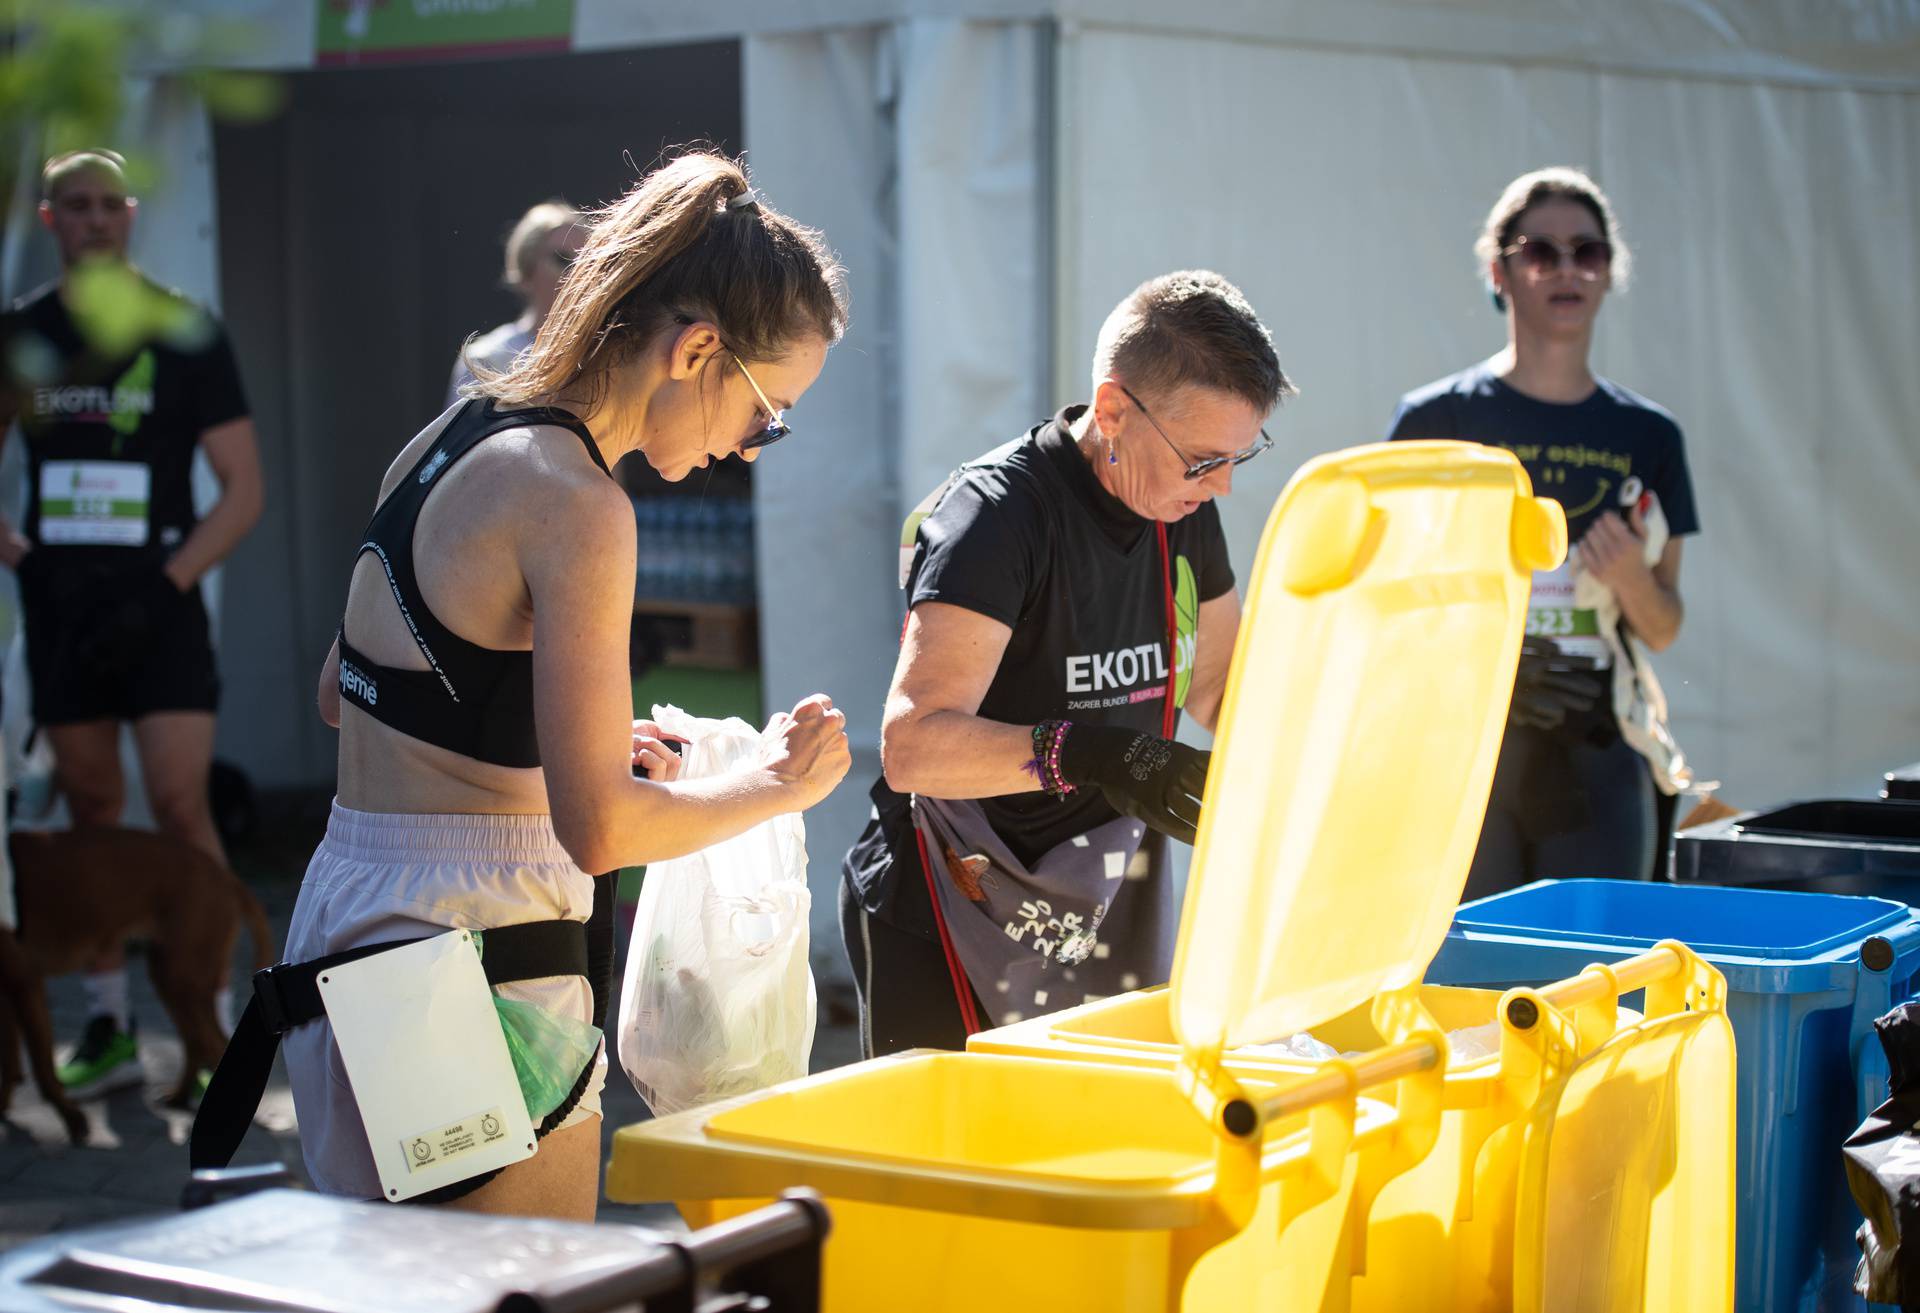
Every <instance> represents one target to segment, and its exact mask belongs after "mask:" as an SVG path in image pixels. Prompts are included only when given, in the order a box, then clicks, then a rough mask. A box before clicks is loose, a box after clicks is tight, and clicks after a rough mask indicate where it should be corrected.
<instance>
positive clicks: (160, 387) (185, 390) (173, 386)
mask: <svg viewBox="0 0 1920 1313" xmlns="http://www.w3.org/2000/svg"><path fill="white" fill-rule="evenodd" d="M149 291H150V292H153V293H155V294H156V296H157V298H159V299H158V300H156V302H155V304H154V306H152V307H150V308H149V311H148V313H149V316H150V319H151V320H152V322H153V323H154V329H153V331H152V332H150V333H148V334H146V335H145V340H144V341H142V342H140V343H139V344H137V345H136V346H135V347H134V348H133V349H131V350H129V351H125V352H121V353H116V354H104V353H102V352H101V351H99V350H97V349H96V348H94V347H93V346H92V345H90V344H89V343H88V342H87V341H86V340H85V339H84V338H83V337H82V336H81V334H80V331H79V329H78V328H77V327H76V326H75V325H74V322H73V320H72V318H71V317H70V316H69V314H68V312H67V308H66V305H65V304H64V303H63V302H62V300H61V298H60V294H59V288H58V285H51V286H48V287H44V288H41V289H40V290H39V291H37V292H34V293H32V294H31V295H29V296H27V297H24V298H23V299H21V300H20V301H19V302H17V303H16V304H15V305H14V307H13V308H12V309H11V310H10V311H8V312H7V314H6V315H5V316H4V319H0V378H4V382H5V386H6V388H7V390H8V391H9V393H10V394H11V395H12V399H13V401H14V403H15V405H16V407H17V412H18V415H19V420H20V430H21V432H22V433H23V434H24V435H25V436H26V441H27V462H28V464H27V474H28V500H27V516H26V522H25V524H24V525H23V526H22V529H23V531H24V532H25V534H26V536H27V537H28V538H29V539H31V540H32V541H33V543H34V544H35V546H36V548H53V549H57V550H59V551H60V552H61V553H62V554H63V556H64V557H67V558H69V559H71V558H78V557H85V558H89V559H92V560H96V561H101V562H106V563H115V562H118V563H123V564H125V565H127V566H129V567H134V566H137V565H141V564H151V563H152V562H154V561H155V560H163V559H164V558H165V557H167V556H169V555H171V554H172V553H173V551H174V549H176V548H177V547H179V545H180V543H181V542H182V541H183V540H184V539H185V538H186V536H187V534H188V532H189V531H191V530H192V528H193V525H194V513H193V483H192V471H193V452H194V447H195V446H196V445H197V444H198V443H199V441H200V435H201V434H202V433H204V432H206V431H207V430H208V429H210V428H212V427H214V426H215V425H218V424H224V423H226V422H227V421H229V420H233V419H239V418H242V417H243V416H245V415H246V414H247V413H248V412H247V400H246V396H245V394H244V393H243V392H242V391H241V387H240V371H239V369H238V367H237V366H236V365H235V364H234V359H233V351H232V349H231V348H230V347H229V346H228V344H227V338H226V334H225V333H224V332H223V331H222V330H221V327H220V325H219V323H218V322H217V321H216V320H214V318H213V317H212V316H211V315H209V314H208V313H207V312H206V311H205V310H203V309H201V308H200V307H199V306H196V305H194V304H193V303H192V302H190V301H188V300H187V299H186V298H185V297H183V296H181V295H180V294H179V293H177V292H172V291H167V290H165V289H162V288H159V287H157V286H154V285H152V284H149Z"/></svg>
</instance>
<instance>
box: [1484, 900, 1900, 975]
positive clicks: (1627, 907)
mask: <svg viewBox="0 0 1920 1313" xmlns="http://www.w3.org/2000/svg"><path fill="white" fill-rule="evenodd" d="M1914 920H1915V913H1914V910H1913V909H1912V908H1911V907H1909V906H1907V905H1906V904H1905V903H1897V902H1894V901H1893V900H1891V899H1887V898H1862V897H1854V896H1850V895H1844V894H1805V893H1789V892H1786V891H1782V890H1772V889H1731V888H1720V887H1715V886H1705V885H1671V884H1647V883H1640V882H1637V881H1629V880H1540V881H1537V882H1536V883H1534V884H1530V885H1527V886H1525V887H1523V888H1520V889H1513V890H1509V891H1508V892H1506V893H1503V894H1495V895H1493V896H1492V897H1489V898H1482V899H1479V900H1478V901H1476V902H1471V903H1466V904H1463V905H1462V906H1461V908H1460V910H1459V911H1458V912H1457V913H1456V914H1455V916H1454V922H1453V929H1452V931H1450V932H1449V937H1453V938H1459V937H1466V938H1472V939H1480V938H1482V937H1485V936H1489V935H1491V936H1498V937H1500V938H1506V939H1528V940H1535V941H1540V940H1551V941H1552V942H1554V943H1556V944H1563V945H1569V946H1575V945H1591V946H1592V947H1593V948H1594V949H1596V950H1600V949H1609V950H1613V951H1614V952H1618V953H1636V952H1640V951H1642V950H1644V949H1646V948H1650V947H1652V946H1653V945H1654V944H1656V943H1658V942H1659V941H1660V940H1662V939H1678V940H1679V941H1681V942H1682V943H1684V944H1686V945H1687V946H1688V947H1690V948H1692V949H1693V950H1694V951H1695V952H1696V953H1699V954H1700V955H1701V956H1702V957H1705V958H1707V959H1708V960H1710V961H1717V960H1719V959H1722V958H1738V959H1745V960H1747V961H1756V960H1757V961H1766V962H1778V963H1780V964H1781V965H1790V964H1792V963H1795V962H1810V961H1830V960H1833V959H1834V958H1835V957H1836V956H1839V957H1845V958H1851V957H1853V956H1854V955H1856V954H1857V953H1858V951H1859V947H1860V941H1861V940H1863V939H1865V938H1867V937H1868V936H1870V935H1875V934H1884V933H1886V932H1889V931H1893V930H1898V929H1900V928H1901V927H1903V926H1905V925H1907V924H1909V923H1910V922H1912V921H1914Z"/></svg>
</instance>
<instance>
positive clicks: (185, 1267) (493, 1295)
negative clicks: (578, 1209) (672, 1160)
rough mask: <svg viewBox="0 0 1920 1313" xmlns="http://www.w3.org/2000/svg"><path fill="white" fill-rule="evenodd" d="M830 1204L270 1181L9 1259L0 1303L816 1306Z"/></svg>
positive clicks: (351, 1311) (567, 1309) (562, 1309)
mask: <svg viewBox="0 0 1920 1313" xmlns="http://www.w3.org/2000/svg"><path fill="white" fill-rule="evenodd" d="M826 1230H827V1219H826V1209H825V1208H824V1206H822V1205H821V1203H820V1201H819V1200H818V1199H816V1198H812V1197H805V1198H799V1197H795V1198H788V1199H784V1200H781V1201H780V1202H779V1203H775V1204H771V1205H769V1206H768V1207H766V1208H763V1209H759V1210H757V1211H756V1212H753V1213H748V1214H745V1215H743V1216H741V1217H738V1218H734V1219H732V1220H731V1221H729V1222H725V1223H721V1224H720V1225H718V1226H713V1227H709V1228H707V1229H706V1230H704V1231H696V1232H694V1233H693V1234H692V1235H683V1236H675V1235H669V1234H667V1233H665V1232H656V1231H649V1230H643V1229H642V1228H640V1227H633V1226H619V1225H605V1224H603V1225H599V1226H586V1225H582V1224H579V1223H573V1222H553V1221H543V1220H537V1219H532V1218H520V1217H487V1216H482V1215H480V1214H477V1213H463V1212H455V1211H451V1210H447V1209H438V1208H407V1207H395V1206H394V1205H391V1204H382V1203H357V1202H353V1201H351V1200H345V1199H335V1198H329V1197H327V1196H324V1195H317V1194H309V1193H306V1192H304V1191H299V1190H264V1191H259V1192H257V1193H252V1194H248V1195H246V1196H245V1197H243V1198H237V1199H228V1200H226V1201H225V1202H222V1203H215V1204H211V1205H209V1206H207V1207H203V1208H198V1209H195V1210H193V1211H190V1212H184V1213H180V1214H178V1215H175V1216H171V1217H162V1218H156V1219H153V1220H150V1221H143V1222H134V1223H123V1224H118V1225H113V1226H106V1227H99V1228H94V1229H92V1230H87V1231H76V1232H72V1233H69V1234H65V1235H52V1236H48V1237H46V1238H45V1239H42V1240H38V1241H35V1242H34V1243H32V1244H30V1245H25V1246H22V1247H21V1248H19V1249H16V1250H14V1251H12V1252H11V1253H9V1254H6V1255H5V1256H3V1257H0V1309H6V1310H8V1313H75V1310H76V1309H87V1308H93V1309H139V1310H142V1311H143V1313H175V1311H176V1310H196V1311H200V1313H204V1311H205V1310H209V1309H237V1310H238V1309H244V1310H254V1311H255V1313H267V1311H268V1310H271V1311H272V1313H306V1311H307V1310H312V1311H313V1313H322V1311H324V1313H411V1311H413V1310H419V1311H420V1313H427V1311H428V1310H431V1311H432V1313H602V1310H606V1311H608V1313H611V1310H614V1309H621V1310H630V1309H635V1308H645V1309H646V1310H648V1313H655V1311H656V1310H658V1311H660V1313H667V1311H668V1310H672V1311H674V1313H700V1311H702V1310H707V1309H727V1310H738V1309H743V1308H755V1309H765V1310H768V1311H769V1313H775V1311H777V1310H786V1311H788V1313H817V1310H818V1308H819V1290H820V1246H821V1242H822V1240H823V1239H824V1237H825V1235H826Z"/></svg>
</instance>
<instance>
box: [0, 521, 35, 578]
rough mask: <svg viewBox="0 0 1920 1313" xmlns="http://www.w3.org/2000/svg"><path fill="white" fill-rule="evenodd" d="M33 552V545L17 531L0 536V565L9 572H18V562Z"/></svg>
mask: <svg viewBox="0 0 1920 1313" xmlns="http://www.w3.org/2000/svg"><path fill="white" fill-rule="evenodd" d="M32 552H33V543H32V541H31V540H30V539H28V537H27V536H26V535H25V534H23V533H21V532H20V531H19V530H17V529H13V530H9V531H8V532H7V533H6V534H5V535H0V565H4V566H6V567H7V569H9V570H18V569H19V568H20V562H22V561H24V560H25V559H26V558H27V557H28V556H29V555H30V554H31V553H32Z"/></svg>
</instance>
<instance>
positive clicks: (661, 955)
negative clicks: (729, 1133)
mask: <svg viewBox="0 0 1920 1313" xmlns="http://www.w3.org/2000/svg"><path fill="white" fill-rule="evenodd" d="M653 719H654V721H655V722H656V723H658V724H659V726H660V727H661V728H662V729H664V730H666V731H667V732H668V733H670V734H678V735H680V736H682V737H683V738H686V739H689V740H691V742H690V743H689V744H688V745H687V746H686V748H685V749H683V751H682V761H683V763H684V766H683V768H682V770H681V778H682V779H699V778H702V777H705V776H711V775H720V774H724V773H725V772H727V771H728V770H730V769H732V768H733V767H734V766H736V765H738V764H740V763H742V762H745V761H749V760H752V759H753V758H754V756H755V755H756V754H757V753H758V751H759V744H760V732H759V731H758V730H756V729H754V728H753V726H751V725H749V724H747V723H746V722H745V721H744V720H740V719H738V718H730V719H727V720H702V719H699V718H697V717H694V716H689V715H688V714H687V713H686V712H684V711H682V710H680V708H678V707H655V708H654V709H653ZM811 903H812V899H811V898H810V897H809V895H808V892H807V832H806V827H805V825H804V824H803V823H802V822H801V820H800V817H799V816H798V815H797V814H790V815H784V816H777V817H775V818H774V819H773V820H770V821H767V822H764V823H763V824H760V825H757V826H755V827H754V828H753V829H751V830H748V831H747V832H746V833H745V834H741V835H737V836H735V837H734V838H732V839H728V840H725V841H724V842H721V843H717V844H714V845H713V846H712V847H710V848H706V849H703V850H702V851H700V852H697V853H694V854H692V855H691V856H687V857H679V858H675V859H673V860H672V861H665V862H655V863H654V864H653V865H651V866H649V867H648V868H647V874H646V879H645V881H644V882H643V883H642V884H641V887H640V906H639V908H638V909H637V910H636V911H635V913H634V918H633V938H632V940H631V941H630V942H629V944H628V947H627V975H626V986H625V988H624V989H623V990H622V992H621V1000H620V1032H619V1042H620V1065H621V1066H622V1067H624V1068H626V1072H627V1076H628V1077H629V1078H630V1079H631V1080H632V1081H633V1084H634V1088H635V1089H637V1090H639V1091H640V1097H641V1098H643V1099H645V1100H646V1101H647V1106H648V1107H649V1108H651V1109H653V1111H654V1112H655V1113H670V1112H678V1111H680V1110H681V1109H683V1108H691V1107H694V1106H696V1105H698V1104H702V1103H710V1102H712V1101H713V1100H715V1099H720V1098H725V1097H727V1096H729V1095H734V1094H745V1093H748V1092H750V1091H753V1090H760V1089H765V1088H766V1087H767V1086H769V1085H775V1084H778V1083H779V1082H781V1081H784V1080H790V1079H792V1078H794V1077H796V1076H804V1075H806V1072H807V1056H808V1054H809V1053H811V1052H812V1051H813V1023H814V993H813V972H812V971H811V970H810V969H809V968H808V965H807V918H808V913H809V908H810V906H811Z"/></svg>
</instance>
